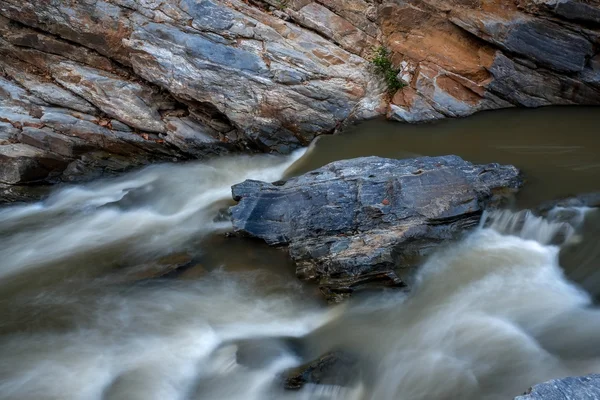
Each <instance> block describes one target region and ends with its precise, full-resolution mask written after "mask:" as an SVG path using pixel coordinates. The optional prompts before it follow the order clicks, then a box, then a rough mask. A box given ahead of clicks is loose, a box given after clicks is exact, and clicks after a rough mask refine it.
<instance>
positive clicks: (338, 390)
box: [0, 151, 600, 400]
mask: <svg viewBox="0 0 600 400" xmlns="http://www.w3.org/2000/svg"><path fill="white" fill-rule="evenodd" d="M301 156H302V151H300V152H298V153H295V154H293V155H292V156H289V157H275V156H261V157H234V158H226V159H220V160H217V161H213V162H207V163H191V164H185V165H158V166H153V167H150V168H147V169H144V170H142V171H139V172H135V173H132V174H128V175H125V176H123V177H121V178H117V179H111V180H104V181H99V182H96V183H92V184H89V185H83V186H74V187H69V188H64V189H61V190H58V191H57V192H55V193H54V194H52V195H51V196H50V197H49V198H48V199H46V200H45V201H43V202H40V203H36V204H32V205H25V206H17V207H9V208H4V209H2V210H0V295H1V297H0V312H2V314H3V315H4V317H3V318H2V320H0V399H6V400H8V399H10V400H13V399H14V400H16V399H19V400H28V399H31V400H33V399H36V400H37V399H61V400H101V399H102V400H136V399H139V400H142V399H143V400H184V399H185V400H187V399H189V400H196V399H197V400H200V399H202V400H223V399H232V400H237V399H239V400H269V399H291V400H296V399H307V400H309V399H310V400H312V399H323V400H325V399H328V400H330V399H331V400H333V399H336V400H342V399H343V400H387V399H390V400H392V399H394V400H431V399H442V400H444V399H448V400H450V399H464V400H470V399H473V400H475V399H478V400H481V399H483V400H496V399H498V400H499V399H511V398H513V397H514V396H516V395H518V394H521V393H522V392H524V391H525V390H526V389H527V388H528V387H529V386H531V385H532V384H535V383H539V382H542V381H545V380H548V379H551V378H556V377H562V376H568V375H582V374H588V373H592V372H600V350H598V349H600V346H598V345H599V344H600V343H597V342H598V341H599V339H598V338H600V315H598V311H597V310H596V309H595V308H594V307H593V304H592V299H591V297H590V295H589V294H588V293H586V292H585V291H584V290H582V289H581V288H580V287H578V286H577V285H576V284H574V283H572V282H570V281H569V280H568V279H567V278H566V277H565V274H564V271H563V269H562V268H561V266H560V264H559V254H560V251H561V248H562V247H561V246H563V247H564V246H568V245H570V244H571V243H575V242H577V241H580V240H581V239H582V235H584V233H582V230H581V226H582V224H583V223H584V222H585V220H586V218H588V217H589V216H590V215H592V214H593V213H595V212H596V211H594V210H590V209H570V210H564V209H563V210H561V209H556V210H554V211H553V212H552V213H550V214H549V215H548V216H547V217H545V218H542V217H536V216H534V215H533V214H531V213H529V212H526V211H521V212H511V211H503V212H499V213H494V214H491V215H490V214H488V215H485V216H484V217H483V219H482V224H481V226H480V227H479V228H477V229H475V230H474V231H472V232H470V233H468V234H466V235H465V237H464V238H463V239H461V240H460V241H459V242H458V243H454V244H451V245H447V246H445V247H443V248H440V250H439V251H438V252H436V253H435V254H434V255H433V256H431V257H430V258H429V259H428V261H427V262H426V263H425V265H423V266H422V267H421V269H420V271H419V273H418V275H417V277H416V282H415V284H414V286H413V288H412V291H411V292H410V293H409V294H408V295H406V294H404V293H399V292H393V291H392V292H385V293H380V294H373V295H370V296H363V297H360V298H357V299H355V300H353V301H350V302H348V303H346V304H343V305H341V306H339V307H336V308H327V307H324V306H323V305H322V304H321V303H320V302H319V301H318V300H317V299H316V298H315V297H314V296H311V295H310V288H308V289H307V287H306V285H303V284H301V283H300V282H299V281H296V280H294V279H288V278H287V276H286V275H285V274H277V273H275V272H273V271H272V270H271V269H269V268H267V267H270V266H268V265H262V264H260V262H259V263H257V265H254V268H253V269H235V268H229V267H230V266H228V265H227V263H228V261H227V258H226V257H223V261H222V264H223V265H222V266H221V267H219V268H214V269H210V270H207V271H205V272H204V273H203V274H201V275H200V276H198V277H195V278H193V279H159V280H151V281H143V282H133V283H129V284H128V283H125V284H124V283H123V282H121V283H118V284H115V282H114V281H110V280H106V279H105V276H106V275H107V274H111V276H112V275H114V274H119V273H121V271H122V270H121V269H119V268H123V267H119V268H117V269H115V267H114V260H116V259H118V260H120V261H122V260H123V259H130V258H131V259H140V260H144V259H151V258H152V257H155V256H157V255H163V254H169V253H172V252H176V251H182V250H191V249H194V248H195V247H198V246H206V244H203V243H205V242H202V238H203V237H205V236H207V235H211V234H214V233H215V232H225V231H227V230H228V229H229V228H230V225H229V223H228V222H227V220H226V218H221V217H219V210H221V209H222V208H224V207H226V206H227V205H228V204H230V195H231V192H230V186H231V185H232V184H235V183H237V182H240V181H242V180H244V179H260V180H267V181H275V180H278V179H281V178H282V177H283V176H284V175H285V173H286V171H289V168H290V166H292V165H293V164H294V163H295V162H297V161H298V160H299V159H300V157H301ZM259 245H260V244H258V243H255V244H254V246H259ZM232 249H233V248H232ZM196 250H198V249H196ZM209 250H210V249H208V248H204V249H203V248H200V249H199V251H200V252H202V251H209ZM231 251H234V250H231ZM107 254H108V255H110V257H108V256H107ZM107 257H108V258H107ZM242 257H243V256H242ZM99 265H100V266H101V267H99ZM90 271H94V272H93V273H91V272H90ZM45 276H53V279H51V280H49V281H41V280H40V279H42V278H43V277H45ZM290 338H292V339H294V340H295V341H298V342H300V343H302V346H301V350H298V349H297V348H294V346H290V345H289V342H290ZM248 340H260V341H261V343H264V344H263V345H265V346H267V347H265V351H263V352H261V351H259V355H260V356H261V358H263V359H261V360H260V362H258V361H257V362H255V363H252V362H250V363H247V362H244V363H242V362H240V357H239V351H241V350H243V348H244V342H245V341H248ZM265 343H266V344H265ZM273 346H274V347H275V348H276V349H277V351H274V352H272V351H269V352H267V351H266V349H267V348H273ZM332 350H343V351H344V352H346V353H348V354H350V355H351V356H352V357H355V358H356V359H357V360H358V365H359V368H360V374H359V376H357V377H356V380H355V382H353V383H351V384H349V385H343V386H342V385H335V384H332V385H327V386H323V385H307V386H305V387H304V388H303V389H302V390H300V391H285V390H283V388H282V384H281V380H280V378H279V377H278V376H279V374H280V373H281V372H282V371H284V370H285V369H286V368H289V367H292V366H296V365H299V364H302V363H304V362H306V361H310V360H311V359H313V358H315V357H318V356H319V355H321V354H324V353H326V352H328V351H332ZM267 353H268V354H267Z"/></svg>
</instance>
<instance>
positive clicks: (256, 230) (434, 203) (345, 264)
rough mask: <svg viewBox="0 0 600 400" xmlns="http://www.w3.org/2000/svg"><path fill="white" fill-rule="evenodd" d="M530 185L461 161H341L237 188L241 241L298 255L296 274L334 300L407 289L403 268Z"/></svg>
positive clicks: (235, 214)
mask: <svg viewBox="0 0 600 400" xmlns="http://www.w3.org/2000/svg"><path fill="white" fill-rule="evenodd" d="M521 185H522V181H521V178H520V176H519V171H518V170H517V169H516V168H515V167H513V166H502V165H498V164H489V165H473V164H471V163H469V162H466V161H464V160H462V159H461V158H459V157H457V156H444V157H421V158H415V159H407V160H392V159H385V158H379V157H366V158H357V159H352V160H344V161H337V162H334V163H331V164H329V165H326V166H325V167H322V168H320V169H317V170H315V171H312V172H309V173H307V174H304V175H302V176H299V177H296V178H292V179H290V180H288V181H287V182H279V183H277V184H271V183H266V182H259V181H245V182H243V183H240V184H238V185H235V186H233V188H232V194H233V198H234V200H236V201H239V203H238V204H237V205H236V206H234V207H232V208H231V216H232V221H233V226H234V229H235V231H236V232H238V233H239V234H243V235H248V236H252V237H257V238H261V239H263V240H265V241H266V242H267V243H268V244H270V245H273V246H282V245H285V246H288V248H289V252H290V256H291V258H292V259H293V260H294V261H295V263H296V266H297V269H296V274H297V275H298V276H299V277H300V278H302V279H310V280H316V281H318V282H319V284H320V286H321V290H322V292H323V293H324V294H325V295H326V296H327V297H328V299H329V300H332V301H337V300H340V299H341V298H343V297H346V296H348V295H349V294H350V293H352V292H353V291H355V290H358V289H360V288H362V287H371V286H373V285H375V286H381V285H384V286H396V287H401V286H404V283H403V281H402V280H401V279H400V278H399V277H398V275H397V272H398V270H399V269H403V268H409V267H411V266H414V265H416V263H418V260H419V258H420V257H421V256H423V255H426V254H427V253H429V252H430V251H431V250H432V249H433V248H435V247H436V246H437V245H439V244H440V243H443V242H445V241H447V240H450V239H452V238H454V237H455V235H457V234H459V233H461V232H463V231H464V230H465V229H468V228H470V227H473V226H475V225H476V224H477V223H478V221H479V218H480V215H481V213H482V211H483V209H484V208H486V207H494V206H496V205H497V204H498V202H500V201H502V200H503V199H505V198H506V197H507V196H510V195H511V194H512V193H514V192H515V191H517V190H518V189H519V188H520V186H521Z"/></svg>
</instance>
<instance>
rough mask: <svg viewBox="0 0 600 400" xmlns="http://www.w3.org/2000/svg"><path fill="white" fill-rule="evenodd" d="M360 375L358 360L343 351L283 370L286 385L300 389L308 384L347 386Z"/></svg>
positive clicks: (286, 386)
mask: <svg viewBox="0 0 600 400" xmlns="http://www.w3.org/2000/svg"><path fill="white" fill-rule="evenodd" d="M359 375H360V370H359V367H358V362H357V360H356V359H355V358H353V357H351V356H350V355H348V354H346V353H343V352H330V353H327V354H325V355H323V356H321V357H319V358H318V359H316V360H313V361H310V362H308V363H306V364H303V365H300V366H299V367H295V368H290V369H288V370H286V371H284V372H283V374H282V378H283V381H284V387H285V388H286V389H288V390H299V389H302V387H303V386H304V385H306V384H321V385H339V386H346V385H349V384H353V383H355V381H356V379H357V378H358V376H359Z"/></svg>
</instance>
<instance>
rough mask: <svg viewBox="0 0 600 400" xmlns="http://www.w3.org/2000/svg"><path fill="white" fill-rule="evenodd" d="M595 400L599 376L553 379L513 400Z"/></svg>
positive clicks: (599, 391) (599, 389) (599, 382)
mask: <svg viewBox="0 0 600 400" xmlns="http://www.w3.org/2000/svg"><path fill="white" fill-rule="evenodd" d="M571 399H573V400H575V399H577V400H597V399H600V375H588V376H582V377H569V378H563V379H554V380H551V381H548V382H545V383H541V384H539V385H535V386H533V387H532V388H530V389H529V390H528V391H527V392H526V393H525V394H523V395H522V396H517V397H515V400H571Z"/></svg>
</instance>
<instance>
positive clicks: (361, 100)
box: [0, 0, 600, 198]
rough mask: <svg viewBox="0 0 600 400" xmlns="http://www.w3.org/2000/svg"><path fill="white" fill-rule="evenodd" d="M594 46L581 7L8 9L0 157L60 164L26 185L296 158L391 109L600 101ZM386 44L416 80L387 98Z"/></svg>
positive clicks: (500, 0) (558, 0)
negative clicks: (376, 63) (15, 148)
mask: <svg viewBox="0 0 600 400" xmlns="http://www.w3.org/2000/svg"><path fill="white" fill-rule="evenodd" d="M599 38H600V4H599V3H598V2H597V1H584V0H510V1H504V0H175V1H165V0H144V1H132V0H93V1H84V2H83V1H75V2H74V1H68V0H52V1H45V0H44V1H42V0H3V1H2V2H0V146H3V145H6V144H27V145H28V146H32V147H35V148H37V149H40V150H42V151H44V152H46V153H48V154H50V155H51V156H52V157H58V158H61V159H62V160H63V163H62V164H63V165H62V166H61V167H60V168H55V169H53V173H52V174H48V175H47V176H46V177H43V176H42V175H44V173H43V171H37V170H36V171H33V170H35V167H34V165H36V164H35V163H30V164H28V165H29V166H28V167H27V171H28V172H25V173H24V174H23V176H22V177H20V178H19V179H18V181H19V183H17V184H16V185H21V186H26V185H38V184H45V183H53V182H75V181H82V180H87V179H90V178H94V177H98V176H103V175H106V174H113V173H117V172H121V171H123V170H126V169H128V168H132V167H135V166H139V165H144V164H147V163H149V162H154V161H165V160H168V161H172V160H173V159H176V160H180V159H181V160H185V159H190V158H202V157H209V156H214V155H220V154H224V153H229V152H232V151H276V152H282V153H285V152H289V151H290V150H292V149H293V148H296V147H299V146H303V145H307V144H308V143H309V142H310V141H311V140H312V139H313V138H314V137H315V136H317V135H321V134H326V133H332V132H334V131H336V130H338V129H339V128H340V127H343V126H344V125H345V124H347V123H351V122H353V121H360V120H363V119H365V118H371V117H374V116H377V115H383V114H385V113H387V115H388V116H389V118H392V119H396V120H401V121H408V122H422V121H430V120H435V119H439V118H444V117H459V116H466V115H469V114H472V113H474V112H476V111H479V110H485V109H494V108H502V107H512V106H526V107H537V106H543V105H550V104H598V103H599V102H600V55H598V48H599V44H600V39H599ZM381 45H383V46H385V47H387V48H389V50H390V51H391V55H392V61H393V63H394V65H395V67H398V68H400V73H399V78H400V79H402V80H403V81H404V82H405V83H406V84H407V86H406V87H405V88H403V89H401V90H399V91H398V92H396V93H395V94H393V95H392V96H388V95H387V94H386V89H385V87H383V84H382V82H381V81H380V79H379V78H378V77H377V76H376V75H374V72H373V70H372V68H371V67H370V64H369V61H368V60H369V59H370V54H371V52H372V50H373V48H375V47H377V46H381ZM9 150H10V149H4V150H3V151H2V152H3V154H5V153H7V152H9ZM1 168H2V167H1V166H0V169H1ZM23 171H25V170H23ZM0 173H2V174H8V173H14V171H13V172H4V171H3V172H0ZM2 185H7V184H5V183H3V184H2ZM12 185H13V186H14V184H12ZM13 191H14V190H13ZM1 197H2V196H1V195H0V198H1Z"/></svg>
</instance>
